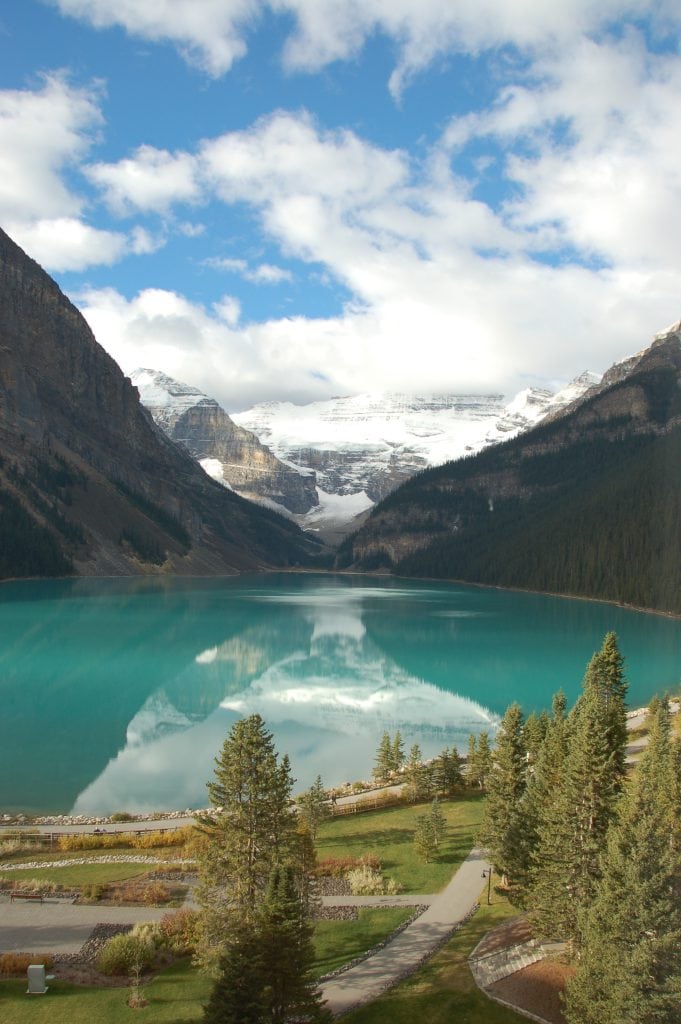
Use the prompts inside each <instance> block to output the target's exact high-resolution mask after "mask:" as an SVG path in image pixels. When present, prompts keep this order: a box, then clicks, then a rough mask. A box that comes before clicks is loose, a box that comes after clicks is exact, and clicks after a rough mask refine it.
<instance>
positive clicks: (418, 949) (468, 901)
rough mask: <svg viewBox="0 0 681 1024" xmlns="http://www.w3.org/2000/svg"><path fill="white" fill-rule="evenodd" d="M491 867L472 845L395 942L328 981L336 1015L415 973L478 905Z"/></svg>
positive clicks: (330, 1004) (324, 990)
mask: <svg viewBox="0 0 681 1024" xmlns="http://www.w3.org/2000/svg"><path fill="white" fill-rule="evenodd" d="M487 868H489V863H488V862H487V860H486V859H485V855H484V853H483V852H482V850H479V849H473V850H471V852H470V853H469V855H468V857H467V858H466V860H465V861H464V862H463V864H462V865H461V866H460V867H459V869H458V871H457V872H456V874H455V875H454V876H453V878H452V879H451V881H450V882H449V884H448V885H447V886H446V888H444V889H443V890H442V892H440V893H438V894H437V895H436V896H434V897H420V896H418V897H416V899H418V900H419V901H420V900H422V899H423V901H424V902H425V901H426V900H427V899H430V900H432V902H431V903H430V906H429V907H428V909H427V910H425V911H424V912H423V914H421V916H420V917H417V918H416V920H415V921H412V923H411V924H410V925H408V927H407V928H405V929H404V931H402V932H400V933H399V935H397V936H396V937H395V938H394V939H393V940H392V942H389V943H388V945H387V946H385V947H384V948H383V949H381V950H379V951H378V952H377V953H375V954H374V955H373V956H371V957H369V958H368V959H366V960H363V961H362V962H361V963H359V964H356V965H355V966H354V967H351V968H349V969H348V970H347V971H344V972H343V973H342V974H339V975H338V976H337V977H335V978H332V979H330V980H329V981H327V982H324V983H323V984H322V985H321V992H322V995H323V997H324V999H325V1000H326V1001H327V1005H328V1008H329V1009H330V1010H331V1012H332V1013H333V1014H334V1015H335V1016H339V1015H340V1014H343V1013H347V1012H348V1011H349V1010H351V1009H352V1008H353V1007H355V1006H358V1005H360V1004H361V1003H367V1002H370V1001H371V1000H372V999H376V997H377V996H379V995H380V994H381V992H384V991H385V990H386V989H387V988H391V987H392V986H393V985H395V984H397V982H398V981H401V980H402V979H403V978H405V977H407V975H409V974H412V973H413V972H414V971H415V970H416V969H417V968H418V967H419V966H420V965H421V964H422V963H423V962H424V960H427V959H428V958H429V957H430V956H432V954H433V953H435V951H436V950H437V949H438V947H439V946H441V945H442V943H443V942H445V940H446V939H447V938H449V936H450V935H451V934H452V932H453V931H454V930H455V929H456V927H457V925H459V924H460V923H461V922H462V921H464V920H465V919H466V918H467V917H468V915H469V914H470V913H471V912H472V911H473V910H474V908H475V906H476V904H477V902H478V896H479V895H480V890H481V889H482V872H483V870H486V869H487Z"/></svg>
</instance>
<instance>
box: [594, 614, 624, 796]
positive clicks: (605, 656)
mask: <svg viewBox="0 0 681 1024" xmlns="http://www.w3.org/2000/svg"><path fill="white" fill-rule="evenodd" d="M587 681H588V683H589V684H590V685H592V686H594V687H596V688H597V690H598V693H599V695H600V699H601V701H602V703H603V707H604V711H605V714H606V717H607V721H608V746H609V749H610V751H611V752H612V755H613V760H612V770H613V782H614V785H615V789H616V790H617V792H619V791H620V790H621V788H622V785H623V783H624V779H625V778H626V774H627V765H626V748H627V709H626V695H627V683H626V680H625V678H624V659H623V658H622V655H621V654H620V651H619V647H618V645H617V637H616V635H615V634H614V633H606V635H605V638H604V640H603V645H602V647H601V649H600V651H598V652H597V653H596V654H594V656H593V658H592V659H591V662H590V663H589V667H588V668H587Z"/></svg>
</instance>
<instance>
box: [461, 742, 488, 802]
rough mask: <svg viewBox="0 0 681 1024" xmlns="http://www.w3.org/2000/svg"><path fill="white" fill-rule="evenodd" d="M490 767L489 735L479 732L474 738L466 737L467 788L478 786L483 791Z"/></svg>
mask: <svg viewBox="0 0 681 1024" xmlns="http://www.w3.org/2000/svg"><path fill="white" fill-rule="evenodd" d="M491 767H492V749H491V747H490V743H489V733H487V732H481V733H480V735H479V736H478V737H477V739H476V737H475V736H474V735H473V734H471V735H470V736H469V737H468V754H467V757H466V781H467V782H468V785H469V786H479V787H480V789H484V788H485V785H486V782H487V776H488V775H489V772H490V769H491Z"/></svg>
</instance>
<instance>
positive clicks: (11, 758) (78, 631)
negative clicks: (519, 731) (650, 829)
mask: <svg viewBox="0 0 681 1024" xmlns="http://www.w3.org/2000/svg"><path fill="white" fill-rule="evenodd" d="M609 629H614V630H615V631H616V632H617V633H618V635H619V638H620V645H621V648H622V650H623V652H624V655H625V658H626V670H627V675H628V678H629V684H630V703H631V704H632V706H637V705H638V704H640V703H642V702H643V701H644V700H647V699H648V698H649V697H650V696H652V694H653V693H655V692H660V691H663V690H665V689H667V688H669V687H673V686H678V681H679V674H680V671H681V670H680V666H681V622H679V621H678V620H673V619H667V618H665V617H662V616H655V615H645V614H641V613H637V612H633V611H629V610H626V609H623V608H616V607H613V606H610V605H605V604H599V603H597V602H591V601H589V602H587V601H569V600H565V599H560V598H552V597H542V596H540V595H536V594H518V593H512V592H508V591H501V590H492V589H483V588H476V587H464V586H458V585H453V584H445V583H425V582H418V581H414V582H409V583H408V584H407V583H405V582H404V581H398V580H392V579H388V578H374V579H372V578H367V577H355V576H340V575H332V574H329V575H322V574H310V575H304V574H283V573H282V574H272V575H257V576H256V575H250V576H241V577H234V578H228V579H205V580H204V579H202V580H191V579H158V578H154V579H141V580H140V579H135V580H130V579H126V580H62V581H40V582H22V583H9V584H4V585H3V586H2V587H0V701H1V702H2V703H1V707H2V716H1V717H0V812H3V811H15V810H23V811H31V812H35V813H46V812H64V811H69V810H74V811H76V812H92V813H95V812H96V813H105V812H110V811H116V810H127V811H131V812H132V811H138V810H159V809H165V808H168V809H170V808H184V807H188V806H192V807H196V806H201V805H204V804H205V802H206V789H205V783H206V781H207V780H208V779H209V778H210V777H211V776H212V773H213V758H214V757H215V755H216V754H217V753H218V751H219V749H220V747H221V746H222V743H223V741H224V739H225V736H226V735H227V733H228V731H229V728H230V726H231V725H232V723H233V722H234V721H235V720H236V719H237V718H238V717H239V716H240V715H245V714H250V713H251V712H254V711H257V712H259V713H260V714H261V715H262V716H263V718H264V719H265V721H266V723H267V725H268V727H269V728H270V729H271V730H272V732H273V733H274V738H275V743H276V746H277V749H278V751H279V752H280V753H282V754H283V753H285V752H286V753H288V754H289V756H290V758H291V763H292V767H293V773H294V775H295V776H296V777H297V779H298V782H297V786H296V788H297V789H303V788H304V787H306V786H308V785H309V784H310V783H311V782H312V781H314V778H315V776H316V775H317V774H318V773H319V774H321V776H322V778H323V780H324V782H325V783H326V784H327V785H331V784H334V783H339V782H343V781H346V780H347V781H354V780H355V779H358V778H362V777H367V776H368V775H369V774H370V772H371V768H372V765H373V760H374V756H375V751H376V747H377V746H378V742H379V740H380V737H381V734H382V732H383V731H384V730H385V729H387V730H388V731H389V732H391V733H394V732H395V730H397V729H400V731H401V732H402V735H403V738H404V742H405V745H406V746H407V748H408V747H409V746H410V745H411V744H412V743H415V742H416V743H419V745H420V746H421V748H422V750H423V753H424V755H426V756H431V755H434V754H436V753H438V752H439V751H440V750H441V749H442V748H443V747H444V746H452V745H456V746H457V747H458V748H459V749H460V750H461V749H462V748H465V744H466V739H467V736H468V734H469V733H470V732H474V733H477V732H480V731H482V730H485V729H486V730H490V731H494V729H495V726H496V724H497V723H498V721H499V718H500V716H501V715H502V714H503V712H504V709H505V708H506V706H507V705H508V704H509V703H510V702H511V701H513V700H518V701H519V702H520V704H521V705H522V707H523V709H524V710H525V711H526V712H528V711H530V710H540V709H541V708H544V707H549V706H550V702H551V696H552V694H553V693H554V692H555V691H556V690H558V689H559V688H560V687H562V688H563V689H564V690H565V692H566V694H567V697H568V700H569V701H570V702H572V701H573V700H574V699H575V697H576V696H577V694H578V692H579V689H580V684H581V679H582V676H583V673H584V668H585V666H586V663H587V662H588V660H589V658H590V656H591V654H592V653H593V651H594V650H596V649H597V648H598V647H600V644H601V641H602V638H603V635H604V633H605V632H606V631H607V630H609Z"/></svg>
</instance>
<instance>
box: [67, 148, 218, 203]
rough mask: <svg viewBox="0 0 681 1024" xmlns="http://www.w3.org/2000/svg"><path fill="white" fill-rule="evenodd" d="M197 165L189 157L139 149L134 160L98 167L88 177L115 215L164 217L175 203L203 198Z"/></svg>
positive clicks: (86, 169)
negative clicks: (145, 213) (140, 213)
mask: <svg viewBox="0 0 681 1024" xmlns="http://www.w3.org/2000/svg"><path fill="white" fill-rule="evenodd" d="M195 165H196V161H195V159H194V158H193V157H192V156H190V155H189V154H188V153H181V152H180V153H169V152H168V151H167V150H164V149H155V148H154V147H153V146H139V147H138V149H137V150H136V151H135V152H134V154H133V155H132V156H131V157H127V158H126V159H124V160H120V161H119V162H118V163H115V164H106V163H96V164H91V165H90V166H89V167H86V168H85V169H84V170H85V174H86V175H87V177H88V178H89V179H90V181H91V182H92V183H93V184H94V185H96V186H97V187H98V188H99V189H101V191H102V192H103V194H104V199H105V202H106V203H107V205H108V206H109V207H110V208H111V209H112V210H113V212H114V213H116V214H119V215H125V214H127V213H130V212H132V211H135V210H142V211H150V210H153V211H155V212H157V213H164V212H165V211H167V210H168V208H169V207H170V206H171V205H172V204H174V203H181V202H185V203H194V202H197V201H198V199H199V198H200V189H199V185H198V182H197V180H196V166H195Z"/></svg>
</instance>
